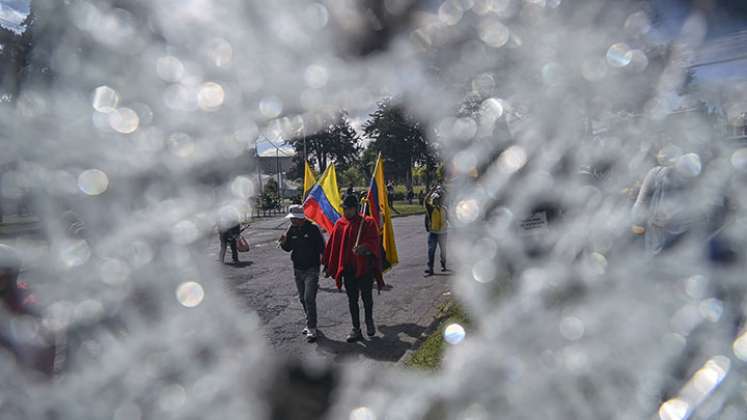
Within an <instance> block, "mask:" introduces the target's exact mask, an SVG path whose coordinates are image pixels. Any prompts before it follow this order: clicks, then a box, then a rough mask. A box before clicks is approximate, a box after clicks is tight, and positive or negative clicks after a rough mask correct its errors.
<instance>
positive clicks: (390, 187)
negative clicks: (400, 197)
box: [386, 179, 399, 214]
mask: <svg viewBox="0 0 747 420" xmlns="http://www.w3.org/2000/svg"><path fill="white" fill-rule="evenodd" d="M386 198H387V201H388V202H389V208H390V209H392V211H393V212H395V213H397V214H399V210H397V209H395V208H394V182H392V180H391V179H390V180H389V182H387V184H386Z"/></svg>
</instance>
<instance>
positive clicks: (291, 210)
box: [285, 204, 306, 219]
mask: <svg viewBox="0 0 747 420" xmlns="http://www.w3.org/2000/svg"><path fill="white" fill-rule="evenodd" d="M285 218H286V219H305V218H306V215H305V214H304V213H303V206H300V205H298V204H294V205H292V206H289V207H288V214H287V215H286V216H285Z"/></svg>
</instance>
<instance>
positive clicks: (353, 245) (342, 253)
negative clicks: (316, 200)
mask: <svg viewBox="0 0 747 420" xmlns="http://www.w3.org/2000/svg"><path fill="white" fill-rule="evenodd" d="M315 188H316V187H315ZM309 198H311V195H310V196H309ZM342 207H343V215H344V217H341V218H339V219H338V220H337V221H336V223H335V225H334V228H333V229H331V230H330V237H329V241H327V246H326V248H325V250H324V258H323V264H324V267H325V268H324V272H325V273H326V275H327V276H328V277H329V276H332V277H333V278H334V279H335V283H336V285H337V289H338V290H341V288H342V285H343V283H344V285H345V292H346V293H347V296H348V307H349V309H350V318H351V321H352V323H353V330H352V331H351V332H350V334H348V336H347V337H346V339H345V340H346V341H347V342H348V343H354V342H356V341H359V340H361V339H363V334H362V333H361V323H360V307H359V306H358V301H359V299H362V300H363V310H364V313H365V317H366V318H365V320H366V330H367V331H366V332H367V333H368V336H369V337H372V336H374V335H375V334H376V327H375V325H374V320H373V281H374V277H376V278H377V282H379V281H380V278H381V276H380V272H381V244H380V242H379V232H378V228H377V225H376V222H375V221H374V219H373V218H372V217H370V216H365V212H364V216H361V214H359V210H358V197H357V196H355V195H348V196H346V197H345V200H344V201H343V205H342ZM377 273H379V275H378V276H377ZM378 286H379V287H382V286H383V284H382V283H381V282H379V283H378Z"/></svg>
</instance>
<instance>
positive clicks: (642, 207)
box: [632, 153, 706, 255]
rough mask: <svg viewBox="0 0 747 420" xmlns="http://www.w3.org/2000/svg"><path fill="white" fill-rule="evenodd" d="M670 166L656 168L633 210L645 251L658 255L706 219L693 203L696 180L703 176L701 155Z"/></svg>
mask: <svg viewBox="0 0 747 420" xmlns="http://www.w3.org/2000/svg"><path fill="white" fill-rule="evenodd" d="M672 163H673V164H671V165H669V166H656V167H654V168H653V169H651V170H650V171H649V172H648V174H646V177H645V178H644V180H643V184H642V185H641V189H640V190H639V192H638V196H637V198H636V201H635V203H634V204H633V208H632V217H633V226H632V232H633V233H634V234H635V235H640V236H643V240H644V249H645V250H646V252H647V253H648V254H649V255H658V254H660V253H661V252H662V251H665V250H667V249H670V248H672V247H674V246H675V245H676V244H677V243H678V242H680V240H681V239H682V238H683V237H684V236H685V235H686V234H687V233H688V232H691V231H693V230H694V229H695V228H697V227H699V225H702V224H703V223H704V221H705V220H706V217H705V216H704V215H703V214H702V212H701V211H699V209H698V203H693V202H692V201H691V195H692V190H693V187H694V180H695V179H696V178H697V177H698V175H700V171H701V163H700V158H699V157H698V155H696V154H694V153H688V154H685V155H682V156H680V157H678V158H676V159H674V160H673V162H672Z"/></svg>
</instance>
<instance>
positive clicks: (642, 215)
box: [631, 167, 662, 235]
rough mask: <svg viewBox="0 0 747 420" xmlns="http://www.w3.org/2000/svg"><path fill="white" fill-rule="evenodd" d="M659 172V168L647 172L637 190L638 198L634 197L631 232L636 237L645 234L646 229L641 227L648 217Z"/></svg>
mask: <svg viewBox="0 0 747 420" xmlns="http://www.w3.org/2000/svg"><path fill="white" fill-rule="evenodd" d="M661 170H662V168H661V167H656V168H653V169H651V170H650V171H648V173H647V174H646V177H645V178H644V179H643V183H642V184H641V188H640V190H638V196H637V197H636V199H635V203H633V208H632V210H631V213H632V216H633V227H632V231H633V233H635V234H636V235H642V234H643V233H645V232H646V228H645V227H644V226H643V225H644V224H645V221H646V218H647V217H648V210H649V206H650V204H651V197H652V196H653V193H654V184H655V183H656V177H657V176H658V174H659V172H660V171H661Z"/></svg>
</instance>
